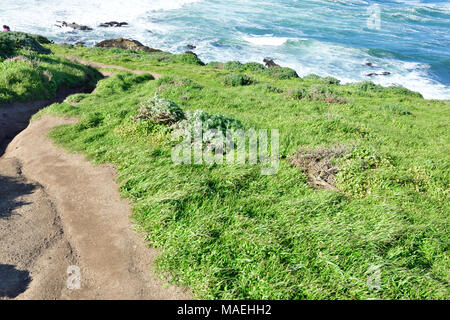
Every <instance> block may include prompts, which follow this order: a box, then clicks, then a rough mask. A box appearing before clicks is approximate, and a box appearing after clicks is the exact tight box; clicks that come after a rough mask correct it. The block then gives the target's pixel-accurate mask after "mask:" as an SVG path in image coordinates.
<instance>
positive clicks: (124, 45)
mask: <svg viewBox="0 0 450 320" xmlns="http://www.w3.org/2000/svg"><path fill="white" fill-rule="evenodd" d="M95 46H96V47H99V48H107V49H111V48H119V49H124V50H133V51H145V52H161V50H158V49H153V48H149V47H147V46H144V45H143V44H142V43H140V42H139V41H137V40H132V39H124V38H118V39H110V40H104V41H101V42H99V43H97V44H96V45H95Z"/></svg>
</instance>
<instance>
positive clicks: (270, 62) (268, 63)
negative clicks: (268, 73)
mask: <svg viewBox="0 0 450 320" xmlns="http://www.w3.org/2000/svg"><path fill="white" fill-rule="evenodd" d="M263 62H264V63H265V64H266V67H267V68H273V67H279V65H278V64H276V63H275V62H274V61H273V60H272V59H268V58H265V59H264V60H263Z"/></svg>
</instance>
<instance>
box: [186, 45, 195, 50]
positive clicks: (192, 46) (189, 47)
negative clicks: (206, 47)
mask: <svg viewBox="0 0 450 320" xmlns="http://www.w3.org/2000/svg"><path fill="white" fill-rule="evenodd" d="M186 47H187V48H188V49H189V50H194V49H195V48H197V47H196V46H194V45H193V44H188V45H187V46H186Z"/></svg>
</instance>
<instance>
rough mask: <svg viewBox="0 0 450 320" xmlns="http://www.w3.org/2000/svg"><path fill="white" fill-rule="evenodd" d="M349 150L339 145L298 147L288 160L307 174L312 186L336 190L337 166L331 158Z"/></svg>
mask: <svg viewBox="0 0 450 320" xmlns="http://www.w3.org/2000/svg"><path fill="white" fill-rule="evenodd" d="M349 151H350V148H348V147H345V146H341V145H337V146H333V147H331V148H324V147H320V148H315V149H312V148H300V149H299V150H298V151H297V153H296V154H295V155H293V156H292V157H291V158H290V161H291V164H292V165H293V166H295V167H297V168H300V170H302V172H303V173H305V174H306V175H307V176H308V183H309V184H310V185H311V186H312V187H313V188H316V189H324V190H335V191H338V189H337V187H336V174H337V173H338V166H337V165H336V164H335V163H334V161H333V160H334V159H336V158H339V157H341V156H343V155H344V154H345V153H347V152H349Z"/></svg>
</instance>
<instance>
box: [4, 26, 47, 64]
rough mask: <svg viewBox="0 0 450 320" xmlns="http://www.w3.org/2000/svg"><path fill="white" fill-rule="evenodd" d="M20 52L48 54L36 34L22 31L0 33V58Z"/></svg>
mask: <svg viewBox="0 0 450 320" xmlns="http://www.w3.org/2000/svg"><path fill="white" fill-rule="evenodd" d="M22 53H28V54H29V53H34V54H49V53H50V50H49V49H47V48H44V47H43V46H42V45H41V44H40V43H39V42H38V40H37V38H36V36H32V35H29V34H27V33H23V32H15V31H14V32H2V33H0V58H1V59H6V58H9V57H13V56H16V55H19V54H22Z"/></svg>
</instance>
